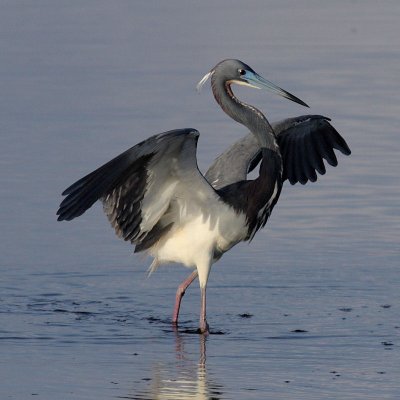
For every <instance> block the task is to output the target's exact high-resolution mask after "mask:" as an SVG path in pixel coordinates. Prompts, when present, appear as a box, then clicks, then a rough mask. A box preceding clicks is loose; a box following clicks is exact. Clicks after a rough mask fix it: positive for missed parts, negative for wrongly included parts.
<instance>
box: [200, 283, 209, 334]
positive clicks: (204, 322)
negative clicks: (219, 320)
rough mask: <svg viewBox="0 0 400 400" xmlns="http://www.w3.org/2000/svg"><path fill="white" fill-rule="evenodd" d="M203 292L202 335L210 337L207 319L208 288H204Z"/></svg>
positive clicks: (201, 311)
mask: <svg viewBox="0 0 400 400" xmlns="http://www.w3.org/2000/svg"><path fill="white" fill-rule="evenodd" d="M200 290H201V292H200V293H201V309H200V333H204V334H206V335H208V333H209V331H208V323H207V318H206V288H205V287H202V288H200Z"/></svg>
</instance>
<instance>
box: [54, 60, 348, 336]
mask: <svg viewBox="0 0 400 400" xmlns="http://www.w3.org/2000/svg"><path fill="white" fill-rule="evenodd" d="M209 79H210V81H211V88H212V93H213V95H214V98H215V100H216V102H217V103H218V104H219V106H220V107H221V108H222V110H223V111H224V112H225V113H226V114H227V115H228V116H229V117H231V118H232V119H233V120H234V121H236V122H238V123H239V124H242V125H244V126H245V127H246V128H247V129H248V131H249V132H248V133H247V134H246V135H245V136H244V137H243V138H241V139H239V140H238V141H236V142H235V143H233V144H232V145H231V146H230V147H229V148H228V149H227V150H226V151H225V152H223V153H222V154H221V155H220V156H219V157H217V159H216V160H215V161H214V163H213V164H212V165H211V167H210V168H209V169H208V171H207V172H206V173H205V174H204V175H203V174H202V173H201V172H200V170H199V168H198V165H197V159H196V151H197V143H198V139H199V135H200V134H199V132H198V131H197V130H196V129H193V128H183V129H175V130H170V131H167V132H163V133H160V134H156V135H153V136H151V137H149V138H148V139H146V140H144V141H142V142H140V143H138V144H136V145H135V146H133V147H131V148H130V149H128V150H126V151H125V152H123V153H122V154H120V155H118V156H117V157H115V158H113V159H112V160H111V161H109V162H107V163H106V164H104V165H102V166H100V167H99V168H97V169H96V170H94V171H93V172H91V173H89V174H88V175H86V176H84V177H83V178H81V179H79V180H78V181H77V182H75V183H73V184H72V185H71V186H69V187H68V188H67V189H66V190H65V191H64V192H63V193H62V195H63V196H66V197H65V198H64V199H63V200H62V202H61V204H60V206H59V209H58V211H57V215H58V220H59V221H63V220H66V221H70V220H72V219H74V218H76V217H79V216H80V215H82V214H83V213H84V212H85V211H86V210H88V209H89V208H90V207H91V206H92V205H93V204H94V203H95V202H96V201H98V200H99V201H101V202H102V204H103V209H104V212H105V214H106V215H107V217H108V220H109V222H110V223H111V225H112V227H113V228H114V229H115V232H116V234H117V236H119V237H120V238H122V239H123V240H125V241H128V242H131V244H133V245H134V246H135V253H138V252H145V253H147V254H148V255H150V256H152V257H153V262H152V264H151V266H150V268H149V272H150V273H152V272H154V271H155V270H156V269H157V268H158V267H159V266H160V265H161V264H165V263H180V264H182V265H183V266H186V267H188V268H191V269H192V270H193V271H192V272H191V273H190V275H189V276H188V277H187V279H185V280H184V281H183V282H182V283H181V284H180V285H179V286H178V289H177V292H176V296H175V306H174V309H173V316H172V323H173V324H174V325H175V326H177V324H178V317H179V310H180V305H181V300H182V297H183V295H184V294H185V291H186V289H187V288H188V286H189V285H190V284H191V283H192V282H193V281H194V280H195V279H198V281H199V287H200V303H201V304H200V318H199V328H198V331H199V333H201V334H206V335H207V334H209V333H210V328H209V325H208V322H207V317H206V288H207V282H208V279H209V274H210V270H211V266H212V265H213V264H214V263H215V262H217V261H218V260H219V259H220V258H221V257H222V255H223V254H224V253H226V252H227V251H228V250H230V249H231V248H232V247H233V246H235V245H236V244H237V243H239V242H243V241H251V240H252V239H253V237H254V235H255V234H256V233H257V231H258V230H260V229H261V228H262V227H264V226H265V224H266V222H267V220H268V218H269V216H270V215H271V212H272V210H273V208H274V206H275V205H276V203H277V201H278V199H279V196H280V194H281V190H282V185H283V183H284V182H285V181H286V180H288V181H289V182H290V183H291V184H295V183H297V182H299V183H301V184H305V183H307V182H308V181H311V182H314V181H316V180H317V172H318V173H319V174H324V173H325V171H326V168H325V164H324V159H325V160H326V161H327V162H328V164H330V165H332V166H336V165H337V158H336V155H335V153H334V149H335V150H339V151H340V152H341V153H343V154H344V155H350V153H351V151H350V148H349V146H348V145H347V143H346V141H345V140H344V139H343V137H342V136H341V135H340V134H339V133H338V132H337V131H336V129H335V128H334V127H333V126H332V125H331V124H330V119H329V118H327V117H324V116H322V115H302V116H299V117H295V118H288V119H285V120H282V121H279V122H277V123H274V124H272V125H271V124H270V123H269V121H268V120H267V118H266V117H265V115H264V114H263V113H262V112H261V111H260V110H258V109H257V108H256V107H254V106H252V105H250V104H246V103H244V102H242V101H241V100H239V99H238V98H237V97H236V95H235V94H234V93H233V90H232V87H233V86H234V85H242V86H247V87H251V88H258V89H267V90H269V91H272V92H273V93H275V94H277V95H279V96H282V97H284V98H286V99H288V100H291V101H293V102H295V103H298V104H299V105H302V106H305V107H308V105H307V104H306V103H304V102H303V101H302V100H300V99H299V98H297V97H296V96H294V95H292V94H291V93H289V92H287V91H286V90H284V89H281V88H280V87H279V86H277V85H275V84H273V83H272V82H270V81H268V80H266V79H264V78H263V77H261V76H260V75H259V74H257V73H256V72H255V71H254V70H253V69H252V68H251V67H250V66H249V65H247V64H245V63H244V62H242V61H240V60H236V59H226V60H223V61H221V62H219V63H218V64H217V65H216V66H215V67H214V68H212V69H211V70H210V71H209V72H208V73H207V74H206V75H205V76H204V77H203V78H202V79H201V80H200V82H199V83H198V85H197V89H198V90H200V89H201V88H202V87H203V86H204V84H205V82H206V81H207V80H209ZM255 168H258V169H259V172H258V176H257V177H256V178H255V179H249V178H248V174H249V173H250V172H251V171H253V170H254V169H255Z"/></svg>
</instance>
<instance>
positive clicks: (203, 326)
mask: <svg viewBox="0 0 400 400" xmlns="http://www.w3.org/2000/svg"><path fill="white" fill-rule="evenodd" d="M198 331H199V333H200V334H201V335H209V334H210V327H209V325H208V323H207V321H206V320H204V321H201V322H200V326H199V329H198Z"/></svg>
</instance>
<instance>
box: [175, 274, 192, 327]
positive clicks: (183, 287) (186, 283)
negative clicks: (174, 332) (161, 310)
mask: <svg viewBox="0 0 400 400" xmlns="http://www.w3.org/2000/svg"><path fill="white" fill-rule="evenodd" d="M196 278H197V270H196V269H195V270H194V271H193V272H192V273H191V274H190V275H189V276H188V277H187V278H186V279H185V280H184V281H183V282H182V283H181V284H180V285H179V286H178V290H177V291H176V298H175V307H174V314H173V315H172V323H173V324H175V325H177V324H178V316H179V309H180V307H181V301H182V297H183V295H184V294H185V291H186V289H187V288H188V286H189V285H190V284H191V283H192V282H193V281H194V280H195V279H196Z"/></svg>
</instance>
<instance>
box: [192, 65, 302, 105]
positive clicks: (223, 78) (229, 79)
mask: <svg viewBox="0 0 400 400" xmlns="http://www.w3.org/2000/svg"><path fill="white" fill-rule="evenodd" d="M210 77H211V79H212V81H213V82H219V83H222V84H224V85H229V86H230V85H232V84H237V85H242V86H248V87H252V88H256V89H267V90H269V91H271V92H273V93H275V94H278V95H279V96H282V97H284V98H286V99H288V100H291V101H294V102H295V103H298V104H301V105H302V106H305V107H308V105H307V104H306V103H304V101H302V100H300V99H299V98H298V97H296V96H294V95H292V94H291V93H289V92H287V91H286V90H283V89H281V88H280V87H279V86H276V85H275V84H273V83H272V82H270V81H267V80H266V79H264V78H263V77H262V76H260V75H258V74H257V72H255V71H254V70H253V68H251V67H250V66H248V65H247V64H245V63H244V62H242V61H240V60H233V59H228V60H224V61H221V62H220V63H218V64H217V65H216V66H215V67H214V68H213V69H212V70H211V71H210V72H208V73H207V74H206V75H204V77H203V78H202V79H201V80H200V82H199V83H198V84H197V90H198V91H200V90H201V88H202V87H203V85H204V84H205V82H206V81H207V80H208V78H210Z"/></svg>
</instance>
